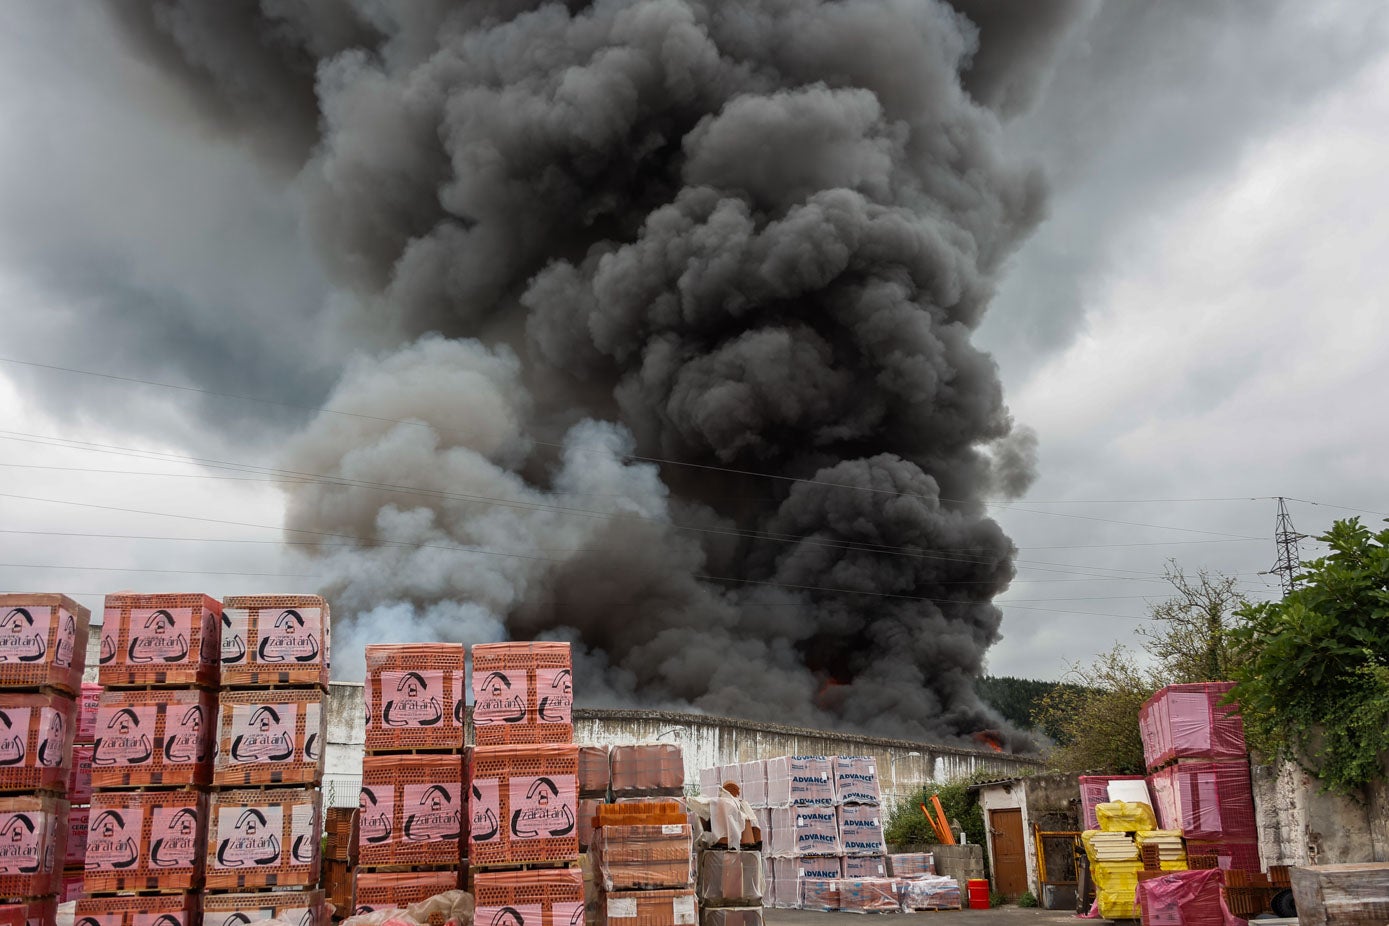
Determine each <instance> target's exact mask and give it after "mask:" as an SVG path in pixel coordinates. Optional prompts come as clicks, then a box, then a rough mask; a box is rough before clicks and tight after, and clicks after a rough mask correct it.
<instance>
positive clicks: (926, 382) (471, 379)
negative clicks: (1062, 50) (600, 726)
mask: <svg viewBox="0 0 1389 926" xmlns="http://www.w3.org/2000/svg"><path fill="white" fill-rule="evenodd" d="M108 5H109V7H110V9H111V11H112V13H113V16H114V17H115V19H116V21H117V22H118V23H119V24H120V26H121V28H122V32H123V34H124V35H125V36H126V38H127V39H128V40H129V41H130V42H131V44H132V47H134V48H135V49H137V50H138V51H139V52H140V53H142V54H144V55H146V56H147V57H148V58H149V60H151V61H154V62H157V63H158V64H159V65H160V66H161V67H163V68H164V69H165V72H166V73H167V74H169V75H170V76H171V78H177V79H178V80H180V81H181V82H182V87H183V88H184V89H185V90H186V91H188V92H192V93H196V94H198V95H199V97H200V98H201V99H203V100H205V101H206V103H207V105H208V107H209V109H210V111H213V112H214V113H215V114H216V117H217V119H218V120H219V124H221V125H222V126H226V127H230V128H231V130H232V131H233V132H234V133H235V134H236V138H237V139H238V140H239V141H241V142H244V143H246V144H247V146H248V148H249V149H250V150H252V151H254V152H255V153H256V154H257V156H259V157H261V158H263V159H264V160H265V163H266V164H268V165H271V169H275V170H282V171H288V172H289V173H291V174H292V175H293V176H294V181H293V184H292V195H294V196H295V197H296V198H297V200H298V201H299V202H300V203H301V204H302V216H303V222H304V225H305V228H306V229H308V231H309V232H310V233H311V235H312V237H313V240H314V242H315V244H316V245H317V248H318V251H319V253H320V254H321V255H322V260H323V263H324V265H325V267H326V268H327V269H328V271H329V272H330V273H331V275H332V276H333V278H334V279H335V280H336V281H337V283H338V284H339V286H340V290H341V298H340V299H339V300H337V324H336V328H335V329H334V330H333V332H332V333H331V337H325V341H332V342H334V343H338V344H342V343H345V344H348V345H350V346H351V348H352V349H353V350H352V354H351V357H350V359H348V360H347V361H346V363H345V368H344V372H343V375H342V377H341V380H340V382H339V384H338V386H337V387H336V389H335V391H334V392H333V394H332V395H331V397H330V398H329V400H328V401H327V402H326V407H327V408H330V409H332V411H331V412H324V413H320V414H318V416H317V417H316V418H315V419H314V420H312V421H311V422H309V423H308V424H307V426H306V427H305V428H304V430H303V432H302V433H301V434H300V435H298V436H297V437H296V438H295V439H294V440H293V441H292V442H291V444H290V445H289V446H288V447H287V448H286V451H285V461H284V463H283V465H284V467H285V468H286V469H288V470H291V471H294V472H296V473H301V474H312V475H313V476H315V477H328V478H326V479H324V478H315V479H314V480H311V481H305V482H303V483H300V484H296V485H293V486H291V487H290V488H289V489H288V496H289V497H288V515H287V524H286V527H287V529H288V530H289V531H292V532H300V533H295V534H294V535H293V536H294V537H295V538H296V539H299V540H304V539H319V538H321V539H322V540H323V543H322V544H321V545H320V546H319V547H317V548H316V549H314V550H313V552H312V554H311V555H312V556H313V558H314V559H315V560H317V562H315V563H314V567H315V570H316V572H318V573H319V574H323V575H326V576H327V577H328V578H327V580H326V584H325V587H324V589H323V592H324V594H326V595H328V596H329V597H330V599H331V600H332V602H333V608H334V616H335V618H336V619H337V626H336V628H335V633H336V645H335V650H336V652H337V662H338V668H339V669H340V670H342V671H341V674H342V675H343V676H344V677H352V676H353V675H354V674H355V673H360V663H359V659H360V656H359V653H360V648H361V646H362V644H364V643H365V642H374V641H380V640H401V639H435V638H441V639H460V640H468V641H481V640H492V639H501V638H505V637H516V638H533V637H549V638H562V639H569V640H572V641H574V642H575V643H576V644H578V650H577V653H576V662H577V666H576V676H577V678H578V679H579V680H580V681H579V683H578V685H577V686H576V687H577V690H578V696H579V700H580V703H581V704H582V703H585V702H587V703H588V704H594V705H603V704H641V705H645V706H649V707H679V708H686V709H688V708H694V709H697V710H705V711H709V712H714V713H720V714H731V715H739V716H748V717H758V718H765V719H775V720H779V721H785V722H793V723H800V724H808V725H818V726H841V727H845V728H854V729H859V730H863V731H870V732H879V733H885V734H890V735H893V736H902V737H918V736H925V737H931V738H940V737H952V736H957V735H961V734H968V733H971V732H973V731H977V730H979V729H981V728H987V727H997V726H999V722H998V720H997V719H996V718H995V717H993V716H992V715H991V713H990V712H989V711H988V710H987V709H985V708H984V707H983V706H982V705H981V703H980V702H979V700H978V699H977V697H976V696H975V694H974V692H973V688H972V680H973V678H974V676H976V675H977V674H978V673H979V672H980V670H981V668H982V666H983V660H984V655H985V653H986V651H987V649H988V647H989V646H990V645H991V644H992V643H994V642H995V641H996V640H997V639H998V635H999V623H1000V613H999V611H998V609H997V608H995V607H994V606H993V604H991V601H992V599H993V597H994V596H995V595H996V594H997V593H998V592H1000V591H1002V590H1003V589H1004V588H1006V587H1007V584H1008V582H1009V580H1010V579H1011V578H1012V576H1013V566H1012V560H1013V555H1014V548H1013V546H1012V544H1011V543H1010V541H1009V540H1008V538H1007V537H1006V536H1004V534H1003V532H1002V531H1001V530H1000V528H999V527H998V525H997V524H995V523H994V522H993V521H992V520H990V519H989V518H988V517H987V516H986V513H985V508H984V504H983V502H984V500H985V499H986V498H989V497H1007V496H1010V495H1015V494H1017V493H1018V492H1020V491H1021V490H1022V489H1024V488H1025V487H1026V485H1027V484H1028V482H1029V480H1030V479H1031V467H1032V462H1033V446H1032V443H1033V442H1032V439H1031V436H1030V435H1029V434H1027V433H1026V432H1025V431H1020V430H1018V429H1015V428H1014V426H1013V423H1012V421H1011V419H1010V417H1009V414H1008V412H1007V409H1006V407H1005V405H1004V402H1003V397H1002V390H1001V387H1000V384H999V380H998V376H997V372H996V370H995V367H994V364H993V362H992V360H991V358H989V357H988V356H987V355H985V354H983V353H982V352H980V351H979V350H978V349H977V348H975V347H974V346H973V345H972V343H971V333H972V331H973V329H974V328H975V327H976V326H977V325H978V323H979V321H980V319H981V316H982V314H983V312H984V310H985V308H986V306H987V304H988V302H989V299H990V296H991V294H992V292H993V289H994V285H995V281H996V279H997V277H998V275H999V273H1000V270H1001V268H1002V266H1003V264H1004V262H1005V260H1006V258H1007V257H1008V255H1009V254H1010V253H1011V252H1012V251H1013V249H1014V248H1015V247H1016V246H1017V244H1018V243H1019V241H1020V240H1021V238H1022V237H1023V236H1024V235H1025V234H1026V233H1027V232H1028V231H1029V230H1030V229H1031V228H1032V227H1033V226H1034V225H1035V224H1036V223H1037V221H1038V220H1039V218H1040V217H1041V215H1042V209H1043V201H1044V189H1043V184H1042V182H1041V181H1040V179H1039V177H1038V175H1037V174H1036V173H1035V172H1034V171H1033V170H1031V169H1029V168H1028V167H1027V165H1026V164H1025V163H1022V162H1021V161H1020V160H1019V159H1018V158H1017V157H1015V156H1014V155H1013V154H1012V153H1010V152H1008V151H1006V150H1005V148H1004V145H1003V144H1002V141H1001V139H1002V137H1003V133H1002V131H1001V122H1000V120H1002V119H1004V118H1006V117H1008V116H1009V115H1012V114H1015V113H1017V112H1019V111H1021V110H1022V109H1024V108H1025V107H1026V105H1027V103H1028V101H1029V99H1030V97H1031V95H1032V93H1033V91H1034V90H1035V88H1036V86H1037V85H1038V84H1039V83H1040V81H1041V80H1042V79H1043V77H1044V75H1045V73H1046V70H1047V67H1048V59H1049V57H1050V55H1051V53H1052V51H1053V50H1054V47H1055V45H1056V43H1057V41H1058V40H1059V38H1060V36H1061V35H1062V34H1063V33H1064V31H1065V30H1066V28H1067V27H1068V25H1069V24H1070V23H1071V22H1072V20H1073V18H1074V14H1075V10H1074V9H1073V7H1075V6H1076V5H1075V4H1073V3H1065V2H1054V3H1038V4H1029V5H1028V7H1027V10H1026V11H1025V12H1019V11H1017V10H1016V8H1012V12H1011V13H1010V14H1009V15H1001V11H1000V10H999V9H997V8H996V6H997V5H996V4H994V3H992V2H989V0H980V2H975V3H963V4H961V5H960V6H959V7H952V6H949V5H946V4H943V3H940V2H933V0H889V2H881V0H844V2H813V0H748V2H742V3H732V2H723V0H719V2H713V0H710V2H697V0H657V2H632V0H611V2H596V3H568V4H564V3H538V2H517V0H511V2H507V0H476V2H470V3H447V2H428V3H423V2H422V3H413V4H403V5H397V4H380V3H377V2H370V0H319V2H315V3H305V4H286V3H279V2H276V3H271V2H269V0H265V2H259V3H257V2H252V0H239V2H229V0H155V2H134V0H129V2H127V0H109V3H108Z"/></svg>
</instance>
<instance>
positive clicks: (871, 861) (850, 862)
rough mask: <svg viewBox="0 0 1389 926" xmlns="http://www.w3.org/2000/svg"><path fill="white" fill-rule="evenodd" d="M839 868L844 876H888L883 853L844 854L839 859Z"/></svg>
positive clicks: (885, 857) (889, 875) (885, 858)
mask: <svg viewBox="0 0 1389 926" xmlns="http://www.w3.org/2000/svg"><path fill="white" fill-rule="evenodd" d="M839 870H840V871H841V872H843V874H844V877H846V878H889V877H892V875H891V874H890V873H889V872H888V870H887V856H885V855H846V856H843V857H841V858H840V859H839Z"/></svg>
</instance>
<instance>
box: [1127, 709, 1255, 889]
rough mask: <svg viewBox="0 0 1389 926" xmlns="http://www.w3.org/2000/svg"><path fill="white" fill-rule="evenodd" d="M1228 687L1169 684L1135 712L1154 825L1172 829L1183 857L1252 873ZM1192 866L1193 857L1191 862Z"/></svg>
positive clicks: (1250, 819)
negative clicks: (1204, 859)
mask: <svg viewBox="0 0 1389 926" xmlns="http://www.w3.org/2000/svg"><path fill="white" fill-rule="evenodd" d="M1232 687H1233V684H1232V683H1230V682H1208V683H1203V684H1195V685H1169V686H1168V687H1166V688H1164V689H1162V690H1161V691H1159V692H1157V694H1155V695H1153V697H1152V698H1150V699H1149V700H1148V701H1147V703H1145V704H1144V705H1143V708H1142V709H1141V710H1140V712H1139V731H1140V733H1141V734H1142V738H1143V753H1144V759H1145V761H1146V762H1147V765H1148V771H1149V777H1148V791H1149V793H1150V794H1151V795H1152V800H1153V810H1154V812H1155V814H1156V816H1157V818H1158V825H1159V826H1160V827H1162V828H1163V829H1165V830H1174V831H1178V830H1179V831H1180V832H1181V834H1182V836H1183V837H1184V838H1185V839H1186V852H1187V855H1188V857H1190V858H1192V859H1198V858H1202V857H1209V858H1213V859H1214V860H1215V865H1216V866H1217V867H1220V868H1225V869H1234V870H1237V871H1250V872H1258V871H1261V870H1262V866H1261V865H1260V859H1259V842H1258V829H1257V827H1256V825H1255V818H1254V790H1253V784H1252V782H1251V780H1250V773H1249V754H1248V750H1247V748H1246V746H1245V741H1244V722H1243V720H1242V718H1241V717H1240V714H1239V708H1238V706H1236V705H1233V704H1227V703H1225V699H1226V697H1227V696H1228V695H1229V693H1230V689H1231V688H1232ZM1196 864H1197V863H1196V862H1193V867H1195V865H1196Z"/></svg>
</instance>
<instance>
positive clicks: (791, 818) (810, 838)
mask: <svg viewBox="0 0 1389 926" xmlns="http://www.w3.org/2000/svg"><path fill="white" fill-rule="evenodd" d="M772 832H773V833H774V834H775V835H774V837H773V839H774V840H775V842H774V849H773V852H774V853H775V854H777V855H783V856H796V855H843V854H844V852H843V846H842V845H841V844H840V841H839V814H837V813H836V812H835V808H833V807H822V806H809V807H776V808H773V809H772Z"/></svg>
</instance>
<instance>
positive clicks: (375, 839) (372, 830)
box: [357, 785, 392, 846]
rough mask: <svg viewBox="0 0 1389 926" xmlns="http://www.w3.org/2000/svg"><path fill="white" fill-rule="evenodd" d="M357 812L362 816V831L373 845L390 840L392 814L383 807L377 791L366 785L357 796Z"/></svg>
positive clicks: (359, 823) (359, 826)
mask: <svg viewBox="0 0 1389 926" xmlns="http://www.w3.org/2000/svg"><path fill="white" fill-rule="evenodd" d="M386 787H388V788H389V787H391V786H390V785H387V786H386ZM357 812H358V814H359V815H360V817H361V819H360V821H359V822H358V828H359V829H360V830H361V831H362V838H363V839H365V840H366V841H367V842H368V843H369V844H371V845H373V846H375V845H380V844H381V843H384V842H389V841H390V839H391V831H392V828H391V815H390V814H389V813H387V812H386V811H383V810H382V809H381V806H380V800H379V799H378V798H377V797H376V792H375V791H374V790H372V789H371V788H369V787H367V786H365V785H363V787H362V793H361V796H359V797H358V798H357Z"/></svg>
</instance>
